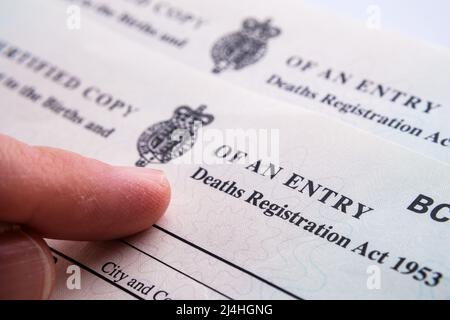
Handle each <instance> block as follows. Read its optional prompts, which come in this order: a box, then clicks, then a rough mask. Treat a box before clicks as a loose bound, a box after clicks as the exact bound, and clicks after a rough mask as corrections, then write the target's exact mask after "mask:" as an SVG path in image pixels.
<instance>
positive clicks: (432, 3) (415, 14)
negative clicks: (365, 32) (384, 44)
mask: <svg viewBox="0 0 450 320" xmlns="http://www.w3.org/2000/svg"><path fill="white" fill-rule="evenodd" d="M304 2H305V3H306V4H308V5H311V6H315V7H324V8H326V9H327V10H328V11H332V12H335V13H336V14H338V15H340V16H344V17H348V18H349V19H352V20H358V21H360V22H362V23H366V21H367V19H368V15H369V13H368V12H367V11H368V8H369V7H370V6H378V7H379V9H380V11H379V12H380V23H381V28H382V29H385V30H389V31H393V32H396V33H400V34H403V35H406V36H408V37H410V38H415V39H419V40H422V41H426V42H428V43H430V44H433V45H437V46H441V47H446V48H450V17H449V15H450V1H447V0H427V1H419V0H413V1H407V0H394V1H392V0H391V1H388V0H339V1H336V0H334V1H333V0H304Z"/></svg>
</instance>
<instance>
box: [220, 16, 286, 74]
mask: <svg viewBox="0 0 450 320" xmlns="http://www.w3.org/2000/svg"><path fill="white" fill-rule="evenodd" d="M280 33H281V30H280V29H278V28H276V27H273V26H271V25H270V20H266V21H263V22H259V21H257V20H255V19H253V18H249V19H246V20H245V21H244V23H243V24H242V29H241V30H239V31H237V32H234V33H231V34H229V35H226V36H224V37H222V38H221V39H219V40H218V41H217V42H216V43H215V44H214V46H213V48H212V50H211V56H212V59H213V61H214V68H213V70H212V71H213V73H220V72H222V71H223V70H226V69H235V70H239V69H242V68H244V67H246V66H248V65H250V64H253V63H255V62H257V61H258V60H259V59H261V58H262V57H263V56H264V54H265V53H266V50H267V41H268V40H269V39H270V38H273V37H276V36H278V35H279V34H280Z"/></svg>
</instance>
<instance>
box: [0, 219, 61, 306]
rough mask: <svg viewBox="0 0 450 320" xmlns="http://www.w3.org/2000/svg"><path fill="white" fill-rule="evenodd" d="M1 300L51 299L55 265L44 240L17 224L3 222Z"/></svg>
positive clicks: (1, 230)
mask: <svg viewBox="0 0 450 320" xmlns="http://www.w3.org/2000/svg"><path fill="white" fill-rule="evenodd" d="M0 261H1V262H2V263H0V283H1V284H2V285H1V286H0V299H2V300H3V299H47V298H48V297H49V295H50V292H51V289H52V288H53V284H54V282H55V264H54V262H53V257H52V255H51V253H50V250H49V248H48V246H47V245H46V244H45V242H44V240H42V239H41V238H40V237H38V236H36V235H34V234H33V233H28V232H26V231H24V230H22V229H21V228H20V227H18V226H16V225H8V224H0Z"/></svg>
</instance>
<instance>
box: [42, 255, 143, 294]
mask: <svg viewBox="0 0 450 320" xmlns="http://www.w3.org/2000/svg"><path fill="white" fill-rule="evenodd" d="M50 250H52V251H53V252H54V253H56V254H57V255H59V256H61V257H63V258H64V259H66V260H68V261H70V262H72V263H73V264H76V265H77V266H79V267H81V268H83V269H84V270H86V271H88V272H90V273H92V274H94V275H96V276H97V277H99V278H101V279H102V280H104V281H106V282H108V283H109V284H112V285H113V286H115V287H116V288H118V289H120V290H122V291H124V292H126V293H128V294H129V295H131V296H133V297H134V298H136V299H138V300H145V299H144V298H142V297H140V296H138V295H137V294H135V293H133V292H131V291H130V290H128V289H125V288H124V287H122V286H120V285H118V284H117V283H115V282H114V281H111V280H110V279H108V278H106V277H105V276H104V275H101V274H100V273H98V272H97V271H95V270H93V269H91V268H89V267H88V266H86V265H84V264H82V263H81V262H78V261H76V260H74V259H72V258H71V257H68V256H66V255H65V254H63V253H61V252H59V251H58V250H56V249H54V248H51V247H50Z"/></svg>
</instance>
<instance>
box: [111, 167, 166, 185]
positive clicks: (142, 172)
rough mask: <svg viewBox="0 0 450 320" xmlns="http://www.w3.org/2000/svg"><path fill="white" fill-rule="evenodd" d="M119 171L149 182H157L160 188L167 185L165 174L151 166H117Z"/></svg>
mask: <svg viewBox="0 0 450 320" xmlns="http://www.w3.org/2000/svg"><path fill="white" fill-rule="evenodd" d="M119 168H120V170H121V171H123V172H126V173H127V174H131V175H133V176H135V177H137V178H139V179H145V180H147V181H149V182H151V183H154V184H157V185H159V186H160V187H162V188H166V187H168V186H169V181H168V180H167V178H166V176H165V174H164V172H163V171H161V170H157V169H151V168H138V167H119Z"/></svg>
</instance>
